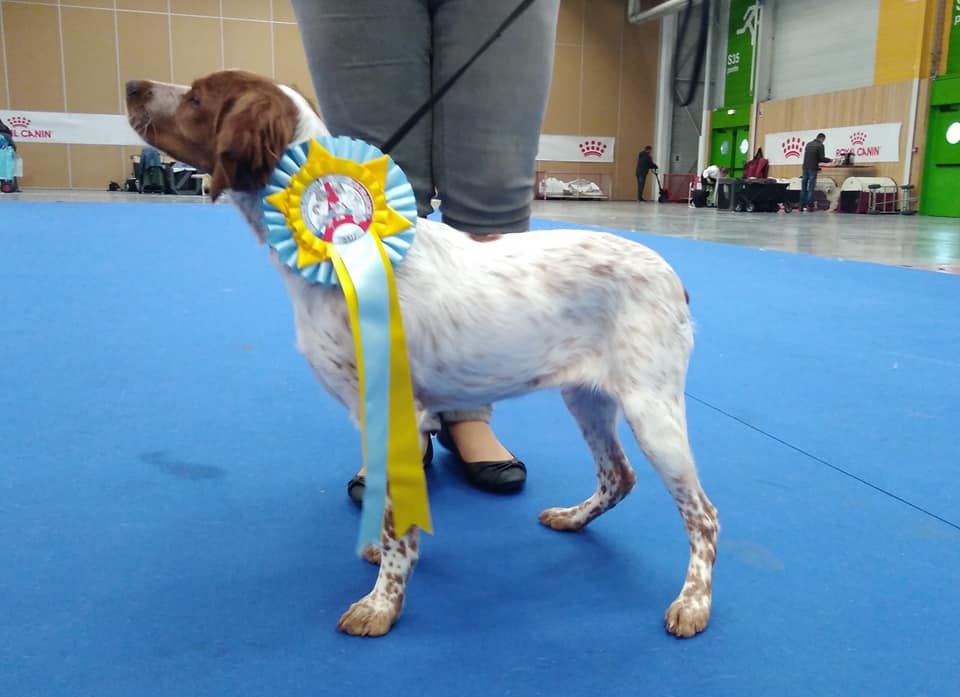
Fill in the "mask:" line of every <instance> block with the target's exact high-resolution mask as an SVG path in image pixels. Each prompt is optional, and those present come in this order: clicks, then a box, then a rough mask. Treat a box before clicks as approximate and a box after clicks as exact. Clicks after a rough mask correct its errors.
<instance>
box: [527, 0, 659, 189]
mask: <svg viewBox="0 0 960 697" xmlns="http://www.w3.org/2000/svg"><path fill="white" fill-rule="evenodd" d="M658 51H659V23H657V22H650V23H647V24H644V25H640V26H635V25H631V24H629V23H628V22H627V19H626V7H625V5H624V3H623V2H619V1H617V0H590V1H589V2H586V1H585V0H563V1H562V2H561V5H560V17H559V23H558V26H557V47H556V52H555V54H554V69H553V82H552V84H551V87H550V100H549V103H548V106H547V114H546V118H545V119H544V125H543V132H544V133H549V134H557V135H597V136H615V137H616V139H617V145H616V152H615V153H614V159H615V162H614V163H613V164H603V163H582V164H581V163H575V162H538V163H537V169H538V170H546V171H555V172H571V173H580V174H590V173H594V172H604V173H607V174H610V175H611V177H612V181H613V191H612V192H611V193H612V198H614V199H621V200H630V199H634V198H636V193H637V192H636V179H635V177H634V164H635V162H636V157H637V153H638V152H639V150H640V148H642V147H643V146H644V145H646V144H648V143H650V142H652V141H653V130H654V118H655V109H656V86H657V61H658Z"/></svg>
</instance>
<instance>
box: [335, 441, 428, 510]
mask: <svg viewBox="0 0 960 697" xmlns="http://www.w3.org/2000/svg"><path fill="white" fill-rule="evenodd" d="M432 462H433V438H428V439H427V450H426V452H425V453H423V466H424V467H429V466H430V463H432ZM366 490H367V478H366V477H365V476H364V475H362V474H357V475H354V477H353V479H351V480H350V481H349V482H348V483H347V496H349V497H350V500H351V501H353V503H354V504H356V505H357V507H361V506H363V494H364V492H365V491H366Z"/></svg>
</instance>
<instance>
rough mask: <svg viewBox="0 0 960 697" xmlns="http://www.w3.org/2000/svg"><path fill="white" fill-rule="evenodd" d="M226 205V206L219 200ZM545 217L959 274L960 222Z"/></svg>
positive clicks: (176, 199) (772, 216)
mask: <svg viewBox="0 0 960 697" xmlns="http://www.w3.org/2000/svg"><path fill="white" fill-rule="evenodd" d="M7 200H30V201H125V202H142V203H151V204H171V203H179V204H194V205H210V204H209V200H208V199H206V198H204V197H201V196H157V195H139V194H127V193H109V192H99V191H80V190H30V191H26V192H23V193H20V194H6V195H3V196H0V206H2V203H3V202H4V201H7ZM218 205H219V204H218ZM533 214H534V215H535V216H537V217H540V218H549V219H553V220H558V221H565V222H571V223H578V224H582V225H596V226H600V227H615V228H621V229H624V230H635V231H639V232H652V233H656V234H661V235H671V236H674V237H687V238H691V239H699V240H711V241H714V242H723V243H727V244H739V245H744V246H748V247H757V248H762V249H776V250H780V251H785V252H796V253H801V254H813V255H817V256H825V257H835V258H841V259H852V260H859V261H870V262H876V263H881V264H891V265H898V266H910V267H916V268H923V269H930V270H935V271H943V272H948V273H960V219H956V218H930V217H926V216H918V215H912V216H903V215H895V214H894V215H850V214H842V213H791V214H785V213H733V212H729V211H717V210H715V209H694V208H689V207H687V206H686V205H685V204H677V203H664V204H658V203H652V202H650V203H635V202H630V201H601V202H597V201H535V202H534V204H533Z"/></svg>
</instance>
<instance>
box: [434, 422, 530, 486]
mask: <svg viewBox="0 0 960 697" xmlns="http://www.w3.org/2000/svg"><path fill="white" fill-rule="evenodd" d="M437 440H438V441H440V445H442V446H443V447H444V448H446V449H447V450H449V451H450V452H451V453H453V455H454V456H455V457H456V458H457V460H459V461H460V464H461V465H462V466H463V473H464V475H466V477H467V481H469V482H470V483H471V484H473V485H474V486H475V487H477V488H478V489H485V490H486V491H492V492H495V493H498V494H508V493H512V492H514V491H519V490H520V489H522V488H523V485H524V483H525V482H526V481H527V466H526V465H525V464H523V463H522V462H521V461H520V460H518V459H517V458H515V457H512V458H510V459H509V460H491V461H484V462H467V461H466V460H464V459H463V457H462V456H461V455H460V450H459V449H458V448H457V444H456V443H455V442H454V440H453V436H452V435H450V429H449V428H447V425H446V424H443V426H442V428H441V429H440V433H438V434H437Z"/></svg>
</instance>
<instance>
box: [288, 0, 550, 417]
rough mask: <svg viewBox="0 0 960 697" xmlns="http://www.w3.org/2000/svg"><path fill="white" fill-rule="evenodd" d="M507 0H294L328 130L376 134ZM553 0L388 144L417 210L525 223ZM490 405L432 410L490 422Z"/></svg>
mask: <svg viewBox="0 0 960 697" xmlns="http://www.w3.org/2000/svg"><path fill="white" fill-rule="evenodd" d="M518 1H519V0H486V1H484V2H479V1H478V0H293V6H294V10H295V11H296V15H297V23H298V24H299V27H300V34H301V36H302V37H303V45H304V49H305V50H306V54H307V60H308V62H309V64H310V74H311V76H312V78H313V84H314V88H315V89H316V92H317V97H318V98H319V100H320V110H321V111H322V112H323V118H324V121H325V122H326V123H327V126H328V127H329V129H330V131H331V132H332V133H333V134H334V135H346V136H351V137H354V138H361V139H363V140H366V141H369V142H371V143H373V144H375V145H376V144H380V143H382V142H384V141H385V140H386V139H387V138H389V137H390V135H392V134H393V132H394V131H395V130H396V129H397V128H398V127H399V126H400V124H402V123H403V122H404V121H405V120H406V119H407V118H408V117H409V116H410V114H412V113H413V111H414V110H415V109H416V108H417V107H419V106H420V105H421V104H422V103H423V102H424V101H425V100H426V99H427V97H428V96H429V95H430V91H431V89H433V88H436V87H439V85H440V84H441V83H442V82H443V81H444V80H445V79H446V78H447V77H448V76H449V75H450V74H452V73H453V72H454V71H456V70H457V69H458V68H459V67H460V66H461V65H462V64H463V63H464V62H465V61H466V60H467V59H468V58H469V57H470V56H471V55H472V54H473V52H474V51H476V49H477V48H479V46H480V44H481V43H482V42H483V41H484V40H485V39H486V38H487V37H488V36H489V35H490V34H491V33H492V32H493V30H494V29H495V28H496V27H497V26H498V25H499V24H500V22H502V21H503V19H504V18H506V16H507V15H508V14H509V13H510V12H511V11H512V10H513V9H514V7H516V5H517V3H518ZM559 7H560V2H559V0H536V2H534V3H533V5H532V6H531V7H530V8H528V9H527V11H526V12H524V14H523V15H522V16H521V17H520V19H518V20H517V21H516V22H514V24H513V25H512V26H511V27H510V28H509V29H508V30H507V31H506V32H505V33H504V34H503V35H502V36H501V37H500V38H499V39H498V40H497V41H496V43H494V44H493V46H491V47H490V49H489V50H488V51H487V52H486V53H485V54H484V55H483V56H481V57H480V58H479V59H478V60H477V62H476V63H474V64H473V65H472V66H471V67H470V69H469V70H467V72H466V73H464V75H463V76H462V77H461V78H460V80H459V81H458V82H457V83H456V85H455V86H454V87H453V88H452V89H451V90H450V92H448V93H447V94H446V96H444V98H443V99H442V100H440V102H439V103H438V104H437V105H436V106H435V107H434V109H433V111H432V113H429V114H427V115H426V116H425V117H424V118H423V120H422V121H421V122H420V123H419V124H418V125H417V127H416V128H414V129H413V130H412V131H411V132H410V133H409V134H408V135H407V137H406V138H405V139H404V140H403V141H402V142H401V143H400V144H399V145H398V146H397V147H396V148H395V149H394V151H393V152H392V153H391V155H392V157H393V158H394V159H395V160H396V161H397V163H398V164H399V165H400V166H401V167H402V168H403V170H404V172H405V173H406V175H407V177H408V178H409V179H410V183H411V185H412V186H413V189H414V192H415V193H416V196H417V208H418V212H419V214H420V215H421V216H427V215H429V214H430V213H431V211H432V208H431V205H430V200H431V198H432V197H433V196H434V194H438V195H439V198H440V200H441V212H442V215H443V220H444V222H446V223H448V224H450V225H452V226H453V227H456V228H458V229H460V230H465V231H467V232H473V233H480V234H483V233H504V232H521V231H524V230H527V229H528V227H529V222H530V203H531V200H532V198H533V183H534V162H535V160H536V155H537V147H538V142H539V137H540V129H541V127H542V125H543V117H544V113H545V112H546V106H547V96H548V93H549V89H550V76H551V74H552V71H553V51H554V38H555V36H556V27H557V15H558V12H559ZM490 412H491V408H490V406H485V407H482V408H480V409H470V410H462V411H456V412H447V413H444V414H443V419H444V420H446V421H454V422H455V421H468V420H477V419H479V420H483V421H489V420H490ZM421 426H422V427H423V428H424V429H425V430H426V429H430V430H435V429H436V428H438V427H439V420H438V419H437V417H436V416H435V415H433V416H431V417H430V419H429V423H427V424H426V425H424V424H421Z"/></svg>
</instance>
